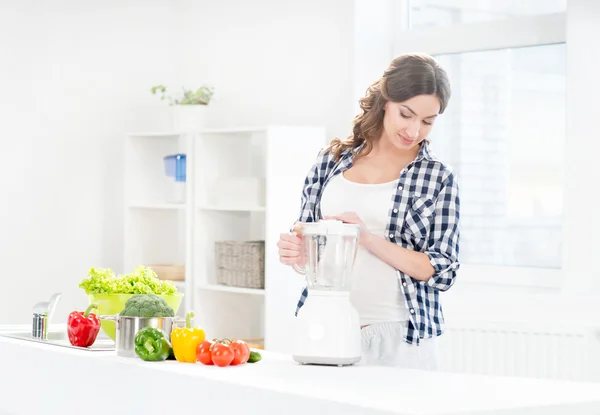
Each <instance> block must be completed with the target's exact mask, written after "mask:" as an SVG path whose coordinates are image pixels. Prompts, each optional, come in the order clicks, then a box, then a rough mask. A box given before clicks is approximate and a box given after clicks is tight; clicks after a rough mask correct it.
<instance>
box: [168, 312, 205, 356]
mask: <svg viewBox="0 0 600 415" xmlns="http://www.w3.org/2000/svg"><path fill="white" fill-rule="evenodd" d="M193 317H194V312H193V311H190V312H189V313H187V314H186V316H185V327H175V328H174V329H173V330H172V331H171V345H172V347H173V354H174V355H175V359H177V361H178V362H186V363H196V361H197V359H196V349H197V348H198V345H199V344H200V343H202V342H203V341H204V340H205V338H206V335H205V333H204V330H202V329H200V328H197V327H192V323H191V319H192V318H193Z"/></svg>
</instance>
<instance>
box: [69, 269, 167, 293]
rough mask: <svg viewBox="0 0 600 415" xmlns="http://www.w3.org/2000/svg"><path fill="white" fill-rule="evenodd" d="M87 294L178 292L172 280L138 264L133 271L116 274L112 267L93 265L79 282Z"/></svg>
mask: <svg viewBox="0 0 600 415" xmlns="http://www.w3.org/2000/svg"><path fill="white" fill-rule="evenodd" d="M79 288H82V289H83V290H84V291H85V292H86V294H156V295H170V294H175V293H176V292H177V287H176V286H175V284H173V283H172V282H171V281H164V280H159V279H158V277H157V276H156V273H155V272H154V271H153V270H152V269H151V268H149V267H145V266H143V265H138V266H137V267H135V269H134V270H133V272H132V273H130V274H125V275H119V276H116V275H115V273H114V272H113V270H112V269H110V268H95V267H92V268H90V269H89V271H88V275H87V278H85V279H83V281H81V283H80V284H79Z"/></svg>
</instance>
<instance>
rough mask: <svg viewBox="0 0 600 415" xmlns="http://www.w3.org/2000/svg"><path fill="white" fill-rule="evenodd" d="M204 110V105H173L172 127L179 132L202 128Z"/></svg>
mask: <svg viewBox="0 0 600 415" xmlns="http://www.w3.org/2000/svg"><path fill="white" fill-rule="evenodd" d="M206 110H207V106H206V105H174V106H173V129H174V130H175V131H180V132H193V131H200V130H202V129H204V128H205V122H206V115H205V114H206Z"/></svg>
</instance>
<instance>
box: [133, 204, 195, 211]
mask: <svg viewBox="0 0 600 415" xmlns="http://www.w3.org/2000/svg"><path fill="white" fill-rule="evenodd" d="M185 206H186V205H185V203H139V204H138V203H133V204H131V205H129V208H130V209H163V210H180V209H185Z"/></svg>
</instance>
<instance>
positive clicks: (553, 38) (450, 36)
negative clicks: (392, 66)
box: [392, 0, 579, 289]
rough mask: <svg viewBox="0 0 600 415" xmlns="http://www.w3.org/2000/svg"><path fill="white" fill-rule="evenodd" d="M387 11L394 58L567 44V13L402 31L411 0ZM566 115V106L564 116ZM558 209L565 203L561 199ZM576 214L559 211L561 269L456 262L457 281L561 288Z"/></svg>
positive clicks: (407, 25) (407, 22)
mask: <svg viewBox="0 0 600 415" xmlns="http://www.w3.org/2000/svg"><path fill="white" fill-rule="evenodd" d="M392 7H393V12H392V14H393V15H394V16H402V17H400V18H399V20H398V24H397V25H395V26H394V28H393V35H392V36H393V39H392V52H393V56H398V55H400V54H402V53H406V52H412V51H420V52H426V53H428V54H430V55H442V54H443V55H446V54H458V53H468V52H483V51H490V50H499V49H509V48H519V47H532V46H545V45H552V44H561V43H565V44H566V41H567V13H566V12H562V13H552V14H543V15H533V16H519V17H511V18H506V19H502V20H492V21H483V22H472V23H463V24H456V25H450V26H440V27H434V28H431V27H428V28H415V29H409V30H407V28H410V13H408V11H409V10H410V0H401V1H399V2H397V3H395V4H394V5H393V6H392ZM567 7H568V6H567ZM440 39H443V42H440ZM568 58H569V56H568V52H567V59H568ZM567 66H568V62H567ZM568 76H569V74H568V73H567V96H568V95H569V90H568V88H569V86H568V84H569V78H568ZM568 111H569V108H568V106H567V113H568ZM565 117H566V118H567V119H568V117H567V114H565ZM567 133H568V132H567ZM568 157H569V156H568V154H567V152H565V158H568ZM572 162H574V161H570V160H565V166H566V169H567V170H568V169H569V166H570V163H572ZM459 179H460V178H459ZM568 183H569V181H568V176H567V177H565V182H564V186H565V190H568V189H566V187H567V186H568ZM564 194H565V195H568V194H570V192H567V191H565V192H564ZM565 197H566V196H565ZM563 205H566V201H565V200H563ZM575 214H576V211H575V210H573V209H563V220H562V223H563V238H562V241H563V261H562V267H561V268H560V269H557V268H543V267H519V266H499V265H481V264H472V263H465V262H462V261H461V268H460V271H459V274H460V276H459V278H460V280H461V281H462V282H467V283H473V284H488V285H505V286H519V287H541V288H550V289H561V288H563V287H564V281H565V278H564V277H565V275H567V274H569V270H571V271H574V270H575V269H576V267H574V266H573V267H572V266H570V265H571V262H570V261H567V260H566V259H565V256H566V255H567V253H568V252H572V250H573V249H577V248H575V247H576V246H577V242H578V241H577V240H576V239H575V238H574V236H575V235H577V234H578V232H573V231H571V230H570V229H569V228H568V226H569V225H570V224H574V223H578V224H579V221H578V220H577V219H578V218H576V217H575V216H574V215H575Z"/></svg>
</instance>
